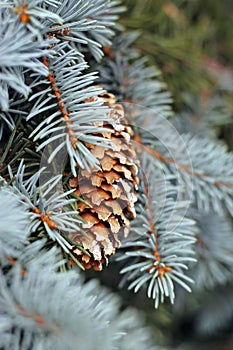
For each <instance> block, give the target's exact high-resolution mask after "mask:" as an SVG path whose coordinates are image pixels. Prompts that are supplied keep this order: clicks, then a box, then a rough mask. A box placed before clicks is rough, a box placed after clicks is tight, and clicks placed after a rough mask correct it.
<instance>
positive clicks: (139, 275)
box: [119, 153, 195, 308]
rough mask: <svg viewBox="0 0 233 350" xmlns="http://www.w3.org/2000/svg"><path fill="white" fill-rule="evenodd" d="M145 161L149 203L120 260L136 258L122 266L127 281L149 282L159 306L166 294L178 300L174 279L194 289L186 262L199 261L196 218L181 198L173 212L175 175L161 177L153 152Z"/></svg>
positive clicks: (135, 284) (149, 292)
mask: <svg viewBox="0 0 233 350" xmlns="http://www.w3.org/2000/svg"><path fill="white" fill-rule="evenodd" d="M141 163H142V168H143V169H146V171H147V173H146V174H147V177H146V180H147V182H148V185H145V184H144V185H143V186H145V187H144V193H145V195H146V207H145V209H144V208H143V207H142V208H141V213H140V214H138V215H137V218H136V220H135V221H133V222H132V229H131V230H132V232H131V235H129V238H128V239H127V241H126V242H125V243H124V244H123V248H126V254H125V255H122V256H120V257H119V260H125V259H132V258H133V260H130V262H127V267H125V268H124V269H123V270H122V273H126V275H125V277H124V278H123V282H124V283H125V282H126V281H130V285H129V289H134V291H135V292H137V291H138V290H139V289H140V288H141V287H142V286H143V285H147V295H148V297H149V298H153V299H154V300H155V307H156V308H157V307H158V306H159V303H160V302H164V300H165V297H169V298H170V301H171V302H172V303H173V302H174V298H175V293H174V283H178V284H179V285H181V286H182V287H183V288H185V289H186V290H187V291H189V292H190V291H191V289H190V287H189V286H188V284H187V282H188V283H190V282H193V281H192V280H191V279H190V278H189V277H188V276H186V275H185V274H184V270H186V269H188V266H187V265H186V263H188V262H190V261H195V259H193V257H192V256H193V254H194V252H193V249H191V245H192V244H193V243H194V242H195V238H194V235H193V234H194V232H195V230H194V227H193V224H194V222H193V221H191V220H189V219H187V218H185V217H183V214H184V211H183V209H184V208H185V206H188V205H189V204H188V203H186V202H182V201H181V202H179V205H178V208H179V209H177V208H176V211H175V212H173V211H174V208H175V203H174V199H173V198H174V195H175V188H174V186H173V185H171V183H170V181H171V180H172V179H171V178H170V179H169V178H167V179H166V177H165V180H164V179H161V178H160V173H159V171H158V164H156V161H155V160H154V158H152V157H151V156H150V155H148V154H146V153H144V154H143V156H142V159H141ZM164 181H165V184H164ZM171 215H172V216H171ZM169 216H170V218H169ZM169 221H170V222H169Z"/></svg>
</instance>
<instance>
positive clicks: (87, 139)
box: [0, 0, 233, 350]
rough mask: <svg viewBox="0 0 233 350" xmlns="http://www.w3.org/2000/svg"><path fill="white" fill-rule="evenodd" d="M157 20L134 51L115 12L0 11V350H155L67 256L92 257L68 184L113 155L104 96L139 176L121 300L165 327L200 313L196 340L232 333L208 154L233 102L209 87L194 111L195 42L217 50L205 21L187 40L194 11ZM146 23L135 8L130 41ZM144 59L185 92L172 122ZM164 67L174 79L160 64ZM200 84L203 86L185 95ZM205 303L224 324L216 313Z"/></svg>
mask: <svg viewBox="0 0 233 350" xmlns="http://www.w3.org/2000/svg"><path fill="white" fill-rule="evenodd" d="M125 3H128V4H129V6H130V9H131V10H132V9H133V4H132V2H131V1H125ZM196 3H197V5H198V4H199V1H197V2H196ZM153 4H154V2H153ZM123 5H124V3H123ZM181 5H184V7H183V11H181V10H180V9H179V6H181ZM157 6H158V11H157V13H156V16H155V19H154V24H155V26H153V25H152V24H151V25H150V23H149V22H148V27H147V28H149V29H151V35H149V36H147V39H146V41H145V43H144V44H143V47H142V43H143V40H145V39H144V37H143V39H140V34H139V33H138V32H135V31H133V32H127V31H125V28H124V27H123V26H122V25H120V24H119V22H118V15H119V14H120V13H121V12H123V10H124V7H123V6H122V5H121V4H120V3H119V2H118V1H110V0H89V1H85V0H78V1H76V0H64V1H58V0H30V1H29V0H25V1H23V0H13V1H10V0H9V1H8V0H2V1H0V22H1V26H0V156H1V159H0V175H1V177H0V224H1V227H0V266H1V269H0V348H1V349H6V350H7V349H9V350H10V349H12V350H15V349H21V350H29V349H30V350H31V349H37V350H39V349H45V350H46V349H87V350H92V349H93V350H99V349H103V348H106V349H107V350H117V349H118V350H126V349H127V350H130V349H134V350H137V349H146V350H153V349H154V350H156V349H157V350H162V348H161V346H160V345H155V343H157V341H156V336H155V337H154V336H153V335H152V334H151V331H150V329H149V328H146V327H145V326H144V324H145V323H146V320H143V318H144V315H143V314H142V313H139V312H138V311H136V310H133V309H130V308H128V307H127V308H125V307H123V306H122V301H121V300H120V299H119V298H118V297H117V296H116V295H114V294H112V293H111V292H110V291H109V290H107V289H105V288H104V287H103V286H101V285H100V283H99V281H97V278H100V279H101V276H100V277H99V276H98V275H96V274H95V278H89V279H90V280H89V281H87V280H85V278H86V279H88V278H87V277H88V276H89V275H88V274H86V272H82V271H81V270H84V268H83V266H82V264H81V263H80V261H78V259H77V257H76V255H75V250H79V251H81V252H83V253H85V254H86V255H88V254H89V253H88V252H87V251H85V249H84V248H83V246H82V243H77V242H75V241H73V240H72V239H71V238H70V234H73V233H77V234H79V235H80V236H81V237H82V235H83V237H84V236H85V237H87V236H88V235H87V230H86V227H87V226H85V225H86V224H87V222H85V220H84V219H83V218H82V217H81V216H80V215H79V212H78V206H77V203H79V202H82V203H83V204H84V205H88V204H87V203H86V202H85V201H84V200H83V199H82V198H80V197H78V196H77V193H75V190H74V189H71V187H70V185H69V179H70V177H72V176H73V177H77V176H78V174H79V171H80V169H81V170H82V171H86V172H91V171H93V168H95V169H98V170H99V171H102V168H101V164H100V161H99V159H98V158H97V157H96V156H95V155H94V154H93V152H91V147H92V146H93V145H97V146H100V149H101V147H102V148H104V149H111V150H112V151H115V150H116V147H115V146H114V144H113V142H112V140H111V138H107V137H103V133H107V132H110V133H111V132H113V128H114V125H115V124H114V123H115V121H114V118H113V116H112V114H111V108H110V106H109V105H108V104H106V103H105V101H104V99H103V98H101V97H100V95H103V94H104V93H105V92H106V91H107V92H108V93H112V94H114V95H115V96H116V97H117V99H118V102H119V103H121V104H122V105H123V106H124V109H125V115H126V117H127V121H128V123H129V125H131V126H132V128H133V129H134V135H133V136H132V142H133V143H134V145H135V148H136V151H137V157H138V160H139V163H138V164H139V166H138V167H139V175H138V176H139V184H138V190H137V197H138V200H137V207H136V213H137V215H136V219H132V220H131V230H130V233H129V235H128V237H125V238H122V242H121V249H119V250H118V253H117V256H116V258H113V259H112V261H110V265H114V266H116V269H119V270H121V274H122V275H123V277H122V280H121V283H120V284H121V286H123V288H124V290H126V288H128V289H129V290H134V292H135V293H137V292H139V291H140V293H141V290H144V291H145V290H146V293H147V296H146V295H145V294H142V293H141V294H140V296H143V298H144V299H143V300H144V302H145V303H146V302H147V301H146V300H147V297H148V298H149V299H150V298H152V299H153V300H154V306H155V308H158V310H154V308H153V306H151V308H150V312H151V313H156V312H157V315H160V314H159V313H160V312H161V313H162V312H163V311H164V310H165V308H166V310H169V311H167V312H170V318H171V319H173V318H175V317H177V318H181V317H182V312H184V310H185V308H186V307H187V308H189V307H190V308H191V309H192V307H194V306H195V307H194V309H195V310H196V312H197V313H198V317H197V318H196V323H195V326H194V328H195V331H196V332H197V333H198V334H206V333H208V332H210V333H211V332H215V331H216V330H217V331H218V330H219V329H222V328H223V327H225V326H226V325H227V324H228V323H229V320H231V319H232V317H233V307H232V305H233V301H232V296H231V295H232V293H231V292H232V283H233V270H232V263H233V241H232V237H233V236H232V216H233V173H232V163H233V155H232V152H230V151H229V149H228V148H227V146H226V144H225V143H224V141H223V140H221V141H220V140H219V139H218V136H219V128H221V127H222V126H223V125H225V126H226V125H229V124H230V123H231V117H232V110H231V105H230V104H229V101H228V95H227V94H228V92H229V91H228V92H227V94H226V97H223V95H222V92H223V91H222V90H224V88H222V87H221V86H220V84H219V86H218V88H217V89H216V92H215V94H214V96H212V97H211V94H207V95H208V96H206V95H205V94H204V92H203V94H202V95H201V96H197V95H196V96H195V95H194V96H193V95H192V94H193V93H194V92H196V91H197V90H199V89H200V87H203V86H205V87H209V86H211V82H213V81H214V80H215V79H213V77H212V76H211V74H210V73H209V72H208V73H207V70H206V68H205V67H204V64H203V57H202V60H200V61H196V59H197V57H198V55H199V54H202V49H203V48H202V47H200V46H199V48H198V50H197V51H196V52H195V55H193V52H188V50H187V47H190V45H191V44H190V39H192V40H191V42H192V44H193V45H194V44H195V43H198V42H199V41H200V39H201V42H203V46H204V43H207V44H206V45H207V47H208V45H210V44H211V43H212V42H213V34H212V33H213V32H214V28H212V25H211V23H209V22H208V24H209V27H208V30H207V31H206V32H205V35H204V36H203V33H202V29H203V27H204V26H205V25H206V22H205V21H206V17H205V16H207V15H206V13H207V12H208V9H209V8H211V6H210V4H209V2H207V5H206V6H204V7H205V11H206V12H204V13H205V16H204V17H203V18H204V19H202V21H201V23H200V22H197V25H196V27H194V28H189V27H188V23H189V22H188V20H194V18H199V17H200V14H199V12H198V10H197V8H195V6H194V4H192V5H188V2H186V1H178V0H177V1H174V4H173V3H171V2H168V3H167V5H166V6H164V5H163V4H162V2H161V1H159V2H158V5H157ZM142 8H144V9H146V10H147V11H149V12H150V11H151V12H152V9H153V16H154V15H155V9H154V5H153V6H152V2H151V1H150V0H149V1H148V0H147V1H145V3H142V2H140V1H139V2H138V1H136V2H135V8H134V11H133V10H132V17H131V19H130V20H129V22H128V25H129V26H130V27H131V28H134V29H137V23H138V22H137V20H138V17H137V16H136V17H133V14H135V13H136V11H138V10H139V9H142ZM185 11H186V12H185ZM185 13H187V15H188V16H187V18H186V17H185V15H184V14H185ZM195 16H196V17H195ZM141 18H143V21H144V22H143V23H145V18H144V17H143V16H142V17H141ZM196 21H197V19H196ZM123 23H126V20H124V21H123ZM225 25H226V26H227V24H225ZM158 28H159V30H157V29H158ZM187 28H188V31H187V32H185V31H186V29H187ZM181 31H183V37H182V38H181V40H180V41H179V42H177V41H176V37H177V35H179V34H180V32H181ZM155 32H156V33H155ZM214 33H215V32H214ZM165 37H166V38H165ZM224 40H225V42H227V40H228V37H227V35H226V36H224ZM210 46H211V45H210ZM155 47H156V48H159V50H158V51H157V53H156V54H154V49H155ZM199 50H200V51H199ZM143 51H150V53H151V57H154V58H155V60H156V63H157V64H158V65H159V66H160V68H162V69H163V73H166V72H167V73H168V75H167V76H168V80H167V81H168V85H169V88H171V91H172V92H173V93H174V92H175V91H176V90H177V87H178V88H180V87H181V89H180V92H181V93H182V94H180V95H179V94H178V93H177V94H176V93H174V99H175V113H174V112H173V107H172V103H173V99H172V95H171V93H170V92H169V91H167V85H166V84H165V83H164V82H163V81H162V80H161V73H160V70H159V69H158V68H156V67H151V66H150V62H151V57H150V59H148V58H147V57H143V56H142V52H143ZM221 52H222V53H225V57H226V62H227V60H228V57H229V56H230V53H231V51H230V49H229V51H228V50H227V49H226V46H224V45H222V46H221ZM210 54H212V55H213V56H215V58H218V57H217V56H216V55H215V53H213V52H210ZM153 55H154V56H153ZM169 56H170V57H173V58H175V60H176V61H179V62H180V65H178V66H177V65H175V64H174V61H172V60H171V61H169V62H165V59H164V58H167V57H169ZM201 56H202V55H201ZM183 67H185V68H184V70H183ZM176 70H178V71H176ZM195 73H197V74H202V73H203V80H200V81H198V82H197V84H196V86H195V88H193V84H191V82H192V80H193V79H192V77H193V74H195ZM179 74H184V76H183V80H182V81H180V80H179V79H178V78H177V77H178V76H179ZM164 77H166V74H165V76H164ZM173 79H174V80H175V82H177V85H176V84H174V85H173V84H172V80H173ZM165 80H166V79H165ZM187 82H188V83H187ZM223 85H224V84H223ZM189 86H190V89H188V87H189ZM186 90H187V91H186ZM188 90H190V91H189V92H188ZM184 92H185V93H184ZM197 101H198V102H197ZM183 102H184V105H185V109H184V110H181V108H180V106H181V103H183ZM220 118H221V120H220ZM112 126H113V128H112ZM126 127H127V126H126ZM114 147H115V148H114ZM74 265H75V266H74ZM70 270H72V271H70ZM82 274H83V275H82ZM112 278H113V276H110V277H109V276H108V279H109V281H110V283H109V284H110V285H111V281H112ZM187 291H188V292H190V294H187V293H186V292H187ZM191 292H192V293H191ZM208 292H211V293H212V297H211V298H210V300H209V302H208V304H206V306H205V308H203V310H201V311H200V303H201V302H202V301H203V300H206V299H205V298H206V295H207V294H208ZM225 292H226V293H227V294H226V295H227V296H228V299H229V303H227V302H226V301H225V300H224V298H223V295H224V293H225ZM127 293H128V295H130V296H131V297H130V298H132V299H133V298H134V297H133V294H132V292H130V291H128V292H127ZM130 293H131V294H130ZM188 295H191V297H189V296H188ZM195 298H196V300H195ZM215 298H217V300H219V304H220V303H221V305H223V308H222V309H220V308H219V309H218V308H215V307H214V306H213V304H214V302H213V301H214V300H215ZM169 301H170V303H171V304H174V306H171V305H170V303H169ZM162 303H164V304H165V305H164V306H162V307H161V304H162ZM123 305H124V306H125V305H127V302H126V301H124V303H123ZM127 306H128V305H127ZM160 310H161V311H160ZM219 315H220V316H219ZM215 318H216V319H218V321H217V322H215V321H214V319H215ZM164 343H165V345H167V344H166V342H164Z"/></svg>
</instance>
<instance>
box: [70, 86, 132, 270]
mask: <svg viewBox="0 0 233 350" xmlns="http://www.w3.org/2000/svg"><path fill="white" fill-rule="evenodd" d="M98 98H101V99H103V100H104V103H105V104H106V105H108V106H109V107H110V108H111V110H110V117H111V120H112V123H111V124H104V125H103V124H102V125H100V124H99V123H98V126H102V127H104V128H106V129H111V132H109V131H107V130H106V132H102V133H101V136H103V137H104V138H108V139H111V141H112V146H113V147H112V149H109V148H105V147H100V146H96V145H90V144H86V145H87V146H88V147H89V149H90V150H91V152H92V154H93V155H95V157H96V158H98V159H99V161H100V164H101V167H102V171H100V170H98V169H91V172H88V171H87V170H80V172H79V175H78V176H77V177H73V178H71V179H70V180H69V184H70V186H71V188H76V191H75V194H76V195H77V196H78V197H80V198H82V199H83V200H84V201H85V202H87V203H88V204H89V205H87V204H85V203H83V202H82V201H78V210H79V214H80V215H81V216H82V218H83V219H84V220H85V223H84V224H83V229H84V230H85V232H86V233H87V237H85V236H84V235H83V234H79V233H77V234H72V235H71V239H72V240H73V241H75V242H81V243H82V244H83V247H84V248H85V250H86V251H88V252H89V253H90V257H89V256H88V255H86V254H84V253H83V252H81V251H80V250H79V249H75V251H74V254H75V255H76V257H77V258H78V260H79V261H80V262H81V263H82V265H83V266H84V267H85V268H86V269H88V268H91V267H93V268H94V269H95V270H98V271H100V270H102V264H103V263H104V262H106V263H107V262H108V256H110V255H113V254H114V253H115V248H118V247H120V238H121V235H123V236H125V237H126V236H127V235H128V233H129V228H130V221H129V217H131V218H135V216H136V213H135V209H134V203H135V202H136V200H137V196H136V189H137V184H138V177H137V172H138V167H137V165H138V162H137V160H136V154H135V151H134V148H133V145H132V143H131V136H132V135H133V131H132V129H131V127H130V126H129V125H127V123H126V120H125V119H124V110H123V107H122V106H121V105H119V104H116V98H115V96H114V95H112V94H110V93H103V94H101V95H99V97H98Z"/></svg>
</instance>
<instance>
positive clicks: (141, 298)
mask: <svg viewBox="0 0 233 350" xmlns="http://www.w3.org/2000/svg"><path fill="white" fill-rule="evenodd" d="M123 4H124V5H126V6H127V8H128V10H127V12H126V13H124V14H123V15H122V16H121V18H122V19H121V23H122V24H123V25H124V26H125V27H126V28H127V29H128V30H136V31H140V33H141V34H140V36H139V38H138V39H137V41H136V46H137V48H138V49H139V50H140V51H141V52H142V53H143V54H145V55H146V56H148V57H149V62H150V64H151V65H154V66H156V67H157V68H159V70H160V71H161V72H162V74H161V77H160V79H161V80H162V81H164V82H166V84H167V88H168V90H169V91H170V92H171V93H172V95H173V100H174V102H173V109H174V111H175V118H176V119H177V121H176V123H177V125H179V128H178V130H179V131H180V130H181V131H184V132H187V131H192V132H193V133H194V134H202V125H203V124H202V122H203V121H204V122H205V123H209V125H210V126H211V128H213V127H214V130H215V136H216V135H217V138H218V139H220V140H223V141H225V142H226V144H227V146H228V148H229V150H233V117H232V116H233V98H232V92H233V38H232V35H233V25H232V24H233V1H232V0H204V1H203V0H187V1H185V0H171V1H169V0H124V1H123ZM205 128H206V126H205ZM207 129H208V127H207ZM210 233H211V232H210ZM232 234H233V233H232ZM119 270H120V267H119V266H118V264H110V266H109V268H108V269H105V270H104V271H103V272H101V273H100V278H101V280H102V282H103V283H104V284H105V285H107V286H108V287H109V288H111V289H112V290H114V291H117V292H118V293H119V289H118V284H119V282H120V275H119ZM90 274H91V272H90ZM112 276H114V280H113V277H112ZM116 276H119V280H118V279H117V277H116ZM194 289H195V288H194ZM176 294H177V298H176V300H175V305H174V306H170V305H169V304H165V305H160V307H159V309H158V310H155V309H154V308H153V303H152V301H151V300H148V299H147V298H146V297H145V293H144V292H140V293H138V294H134V293H133V292H132V293H129V292H128V291H127V290H124V289H122V290H121V291H120V295H121V297H122V300H123V302H124V305H125V306H127V305H132V306H134V307H137V308H138V309H139V310H141V311H142V313H143V315H144V316H145V317H146V320H147V324H148V326H149V327H150V328H151V329H152V331H153V334H154V336H155V339H156V343H157V344H158V345H161V346H165V348H166V347H168V349H169V348H170V349H179V350H181V349H184V350H192V349H195V350H196V349H200V350H233V276H232V282H228V283H226V284H224V285H220V284H217V283H216V284H215V285H213V287H212V288H209V289H205V288H201V289H199V290H198V288H197V289H196V290H195V291H194V293H192V294H188V293H186V292H183V291H181V290H177V291H176ZM142 350H146V349H142Z"/></svg>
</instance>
